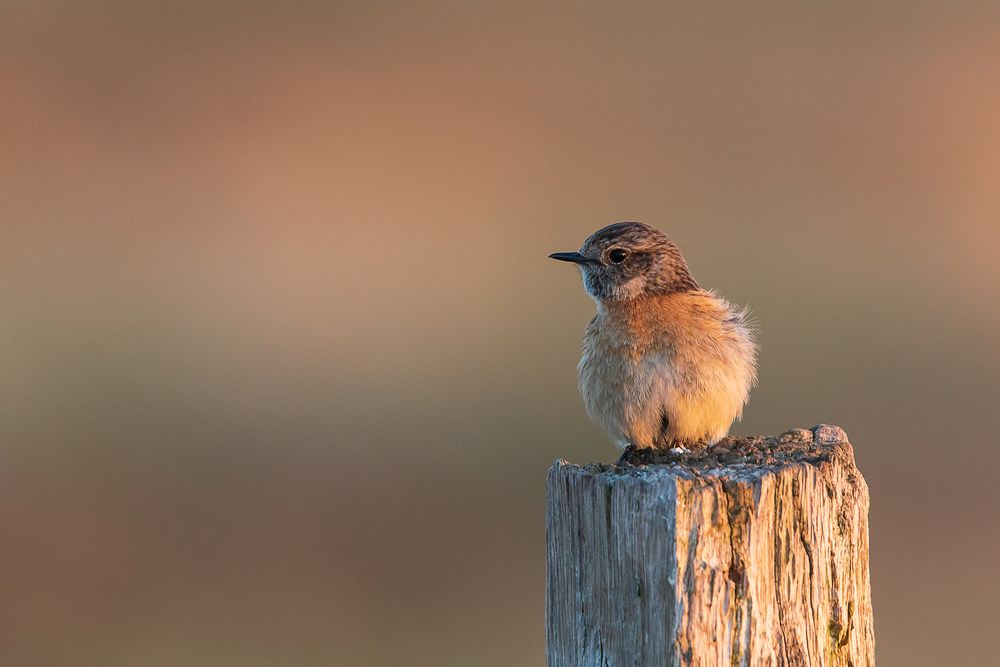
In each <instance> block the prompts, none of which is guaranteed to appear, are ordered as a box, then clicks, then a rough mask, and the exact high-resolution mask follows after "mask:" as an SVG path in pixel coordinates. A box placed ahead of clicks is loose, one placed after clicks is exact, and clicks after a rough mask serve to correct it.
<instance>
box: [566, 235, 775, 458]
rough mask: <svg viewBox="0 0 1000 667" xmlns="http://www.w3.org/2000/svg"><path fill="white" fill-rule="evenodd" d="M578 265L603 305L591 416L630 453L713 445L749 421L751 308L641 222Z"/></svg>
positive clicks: (583, 362) (589, 369) (595, 241)
mask: <svg viewBox="0 0 1000 667" xmlns="http://www.w3.org/2000/svg"><path fill="white" fill-rule="evenodd" d="M549 257H551V258H552V259H558V260H561V261H564V262H573V263H574V264H576V265H577V266H578V267H579V268H580V271H581V272H582V274H583V286H584V288H585V289H586V290H587V292H588V293H589V294H590V296H591V297H593V299H594V301H596V302H597V314H596V315H595V316H594V319H592V320H591V321H590V324H589V325H588V326H587V331H586V334H585V335H584V339H583V357H582V358H581V359H580V365H579V375H580V394H581V396H582V397H583V403H584V406H585V407H586V410H587V414H588V415H589V416H590V418H591V419H593V420H594V421H596V422H598V423H599V424H600V425H602V426H603V427H604V428H605V429H606V430H607V432H608V434H609V435H610V436H611V439H612V441H614V443H615V444H616V445H617V446H618V447H620V448H622V449H624V450H625V451H624V452H623V454H622V458H621V459H619V462H622V461H625V460H627V457H628V454H629V452H630V451H634V450H637V449H643V448H648V447H653V448H658V449H675V448H680V450H682V451H683V450H685V449H693V448H698V447H707V446H709V445H713V444H715V443H716V442H718V441H719V440H721V439H722V438H724V437H725V436H726V434H728V433H729V428H730V426H732V424H733V421H734V420H735V419H739V418H740V417H741V416H742V414H743V406H744V405H746V402H747V399H748V397H749V394H750V388H751V387H752V386H753V385H754V384H755V383H756V381H757V343H756V334H755V332H754V329H753V327H752V325H751V323H750V322H749V319H748V311H747V310H746V309H745V308H737V307H735V306H733V305H732V304H731V303H729V302H728V301H726V300H725V299H723V298H722V297H720V296H718V295H717V294H715V293H714V292H710V291H708V290H704V289H701V288H700V287H699V286H698V283H697V282H696V281H695V279H694V277H693V276H692V275H691V272H690V271H689V270H688V266H687V262H685V261H684V257H683V255H681V251H680V249H678V247H677V246H676V245H675V244H674V242H673V241H671V240H670V238H669V237H668V236H667V235H666V234H664V233H663V232H661V231H659V230H658V229H655V228H653V227H650V226H649V225H646V224H643V223H641V222H619V223H616V224H613V225H608V226H607V227H604V228H602V229H599V230H597V231H596V232H594V233H593V234H592V235H591V236H590V237H589V238H588V239H587V240H586V241H584V242H583V246H582V247H581V248H580V251H579V252H557V253H553V254H552V255H549Z"/></svg>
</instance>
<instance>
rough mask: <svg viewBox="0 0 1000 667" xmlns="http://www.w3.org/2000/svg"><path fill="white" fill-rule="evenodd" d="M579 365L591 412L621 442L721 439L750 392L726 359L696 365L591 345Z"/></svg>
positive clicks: (665, 356)
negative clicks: (623, 352)
mask: <svg viewBox="0 0 1000 667" xmlns="http://www.w3.org/2000/svg"><path fill="white" fill-rule="evenodd" d="M579 370H580V394H581V396H582V397H583V402H584V406H585V408H586V410H587V413H588V414H589V415H590V417H591V419H593V420H594V421H596V422H597V423H599V424H601V425H602V426H603V427H604V428H605V429H606V430H607V432H608V434H609V435H610V437H611V439H612V440H613V441H614V442H615V444H616V445H618V446H619V447H625V446H628V445H633V446H636V447H667V446H674V445H675V444H676V445H681V444H695V443H708V444H713V443H715V442H718V441H719V440H720V439H722V438H723V437H725V435H726V434H727V433H728V432H729V428H730V426H731V425H732V423H733V421H734V420H735V419H736V417H737V415H738V414H739V412H740V410H741V408H742V404H743V400H744V398H745V396H746V390H745V388H744V387H745V386H746V379H745V378H740V377H738V375H739V372H738V369H734V368H726V367H723V365H721V364H703V366H702V367H701V368H698V369H693V368H690V367H684V365H683V364H678V362H677V360H676V359H675V358H674V357H673V356H672V355H668V354H666V353H660V354H652V355H645V356H642V357H640V358H637V359H629V358H627V357H625V356H623V355H620V354H614V353H610V352H604V353H602V351H600V350H591V351H588V352H587V353H585V354H584V357H583V358H582V359H581V360H580V368H579Z"/></svg>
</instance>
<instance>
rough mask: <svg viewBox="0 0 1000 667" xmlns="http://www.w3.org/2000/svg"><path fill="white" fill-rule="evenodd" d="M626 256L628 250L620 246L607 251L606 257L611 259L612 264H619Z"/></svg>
mask: <svg viewBox="0 0 1000 667" xmlns="http://www.w3.org/2000/svg"><path fill="white" fill-rule="evenodd" d="M626 257H628V251H626V250H622V249H621V248H615V249H614V250H612V251H611V252H609V253H608V259H609V260H611V263H612V264H621V263H622V262H624V261H625V258H626Z"/></svg>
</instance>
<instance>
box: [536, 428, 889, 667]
mask: <svg viewBox="0 0 1000 667" xmlns="http://www.w3.org/2000/svg"><path fill="white" fill-rule="evenodd" d="M639 456H645V457H646V459H647V462H648V463H650V464H649V465H645V464H639V465H634V466H633V465H626V466H621V467H614V466H606V465H599V464H591V465H588V466H578V465H572V464H569V463H567V462H566V461H556V463H555V464H554V465H553V466H552V468H551V469H550V470H549V476H548V483H547V491H548V511H547V521H546V533H547V542H548V591H547V600H546V625H547V629H546V635H547V640H548V664H549V666H550V667H624V666H629V667H633V666H634V667H658V666H661V665H664V666H665V665H671V666H685V667H686V666H689V665H690V666H693V665H704V666H705V667H716V666H719V665H724V666H730V665H748V666H749V665H752V666H754V667H758V666H760V667H765V666H769V665H774V666H784V665H802V666H807V667H826V666H833V665H837V666H844V667H847V666H850V667H870V666H871V665H874V650H875V649H874V647H875V637H874V632H873V628H872V608H871V593H870V590H869V580H868V487H867V485H866V484H865V481H864V479H863V478H862V476H861V473H860V472H858V469H857V468H856V467H855V465H854V451H853V449H852V448H851V445H850V443H848V441H847V436H846V435H845V434H844V431H843V430H842V429H840V428H839V427H836V426H827V425H820V426H816V427H814V428H812V429H810V430H806V429H793V430H791V431H789V432H787V433H785V434H782V435H781V436H777V437H774V438H760V437H757V438H740V439H732V438H727V439H726V440H724V441H723V442H722V443H720V444H719V445H716V446H715V447H712V448H710V449H708V450H704V451H696V452H691V453H687V454H680V455H676V456H673V455H670V454H667V453H663V454H659V453H653V454H648V453H646V454H644V453H640V454H639ZM650 456H653V457H658V458H656V459H655V461H651V460H649V459H650Z"/></svg>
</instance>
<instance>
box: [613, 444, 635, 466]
mask: <svg viewBox="0 0 1000 667" xmlns="http://www.w3.org/2000/svg"><path fill="white" fill-rule="evenodd" d="M634 453H635V445H629V446H627V447H626V448H625V449H623V450H622V455H621V456H619V457H618V460H617V461H615V465H616V466H624V465H630V464H631V462H632V454H634Z"/></svg>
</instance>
